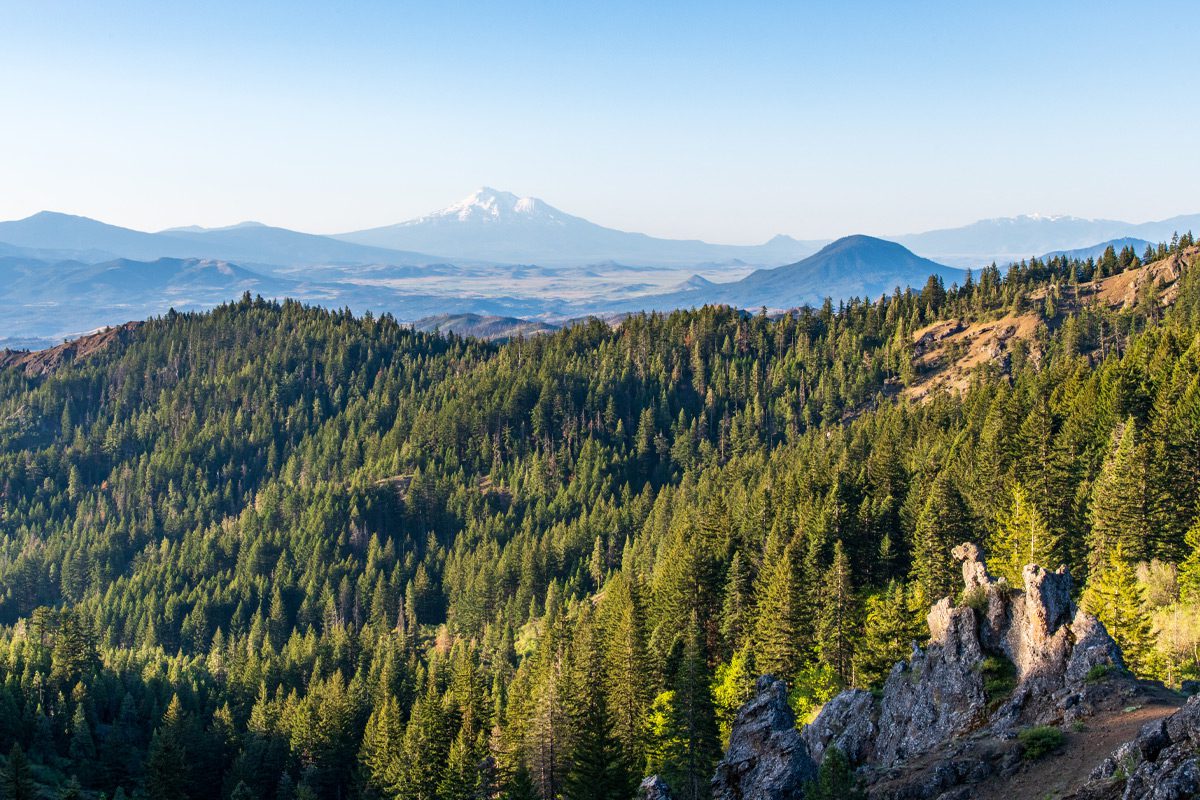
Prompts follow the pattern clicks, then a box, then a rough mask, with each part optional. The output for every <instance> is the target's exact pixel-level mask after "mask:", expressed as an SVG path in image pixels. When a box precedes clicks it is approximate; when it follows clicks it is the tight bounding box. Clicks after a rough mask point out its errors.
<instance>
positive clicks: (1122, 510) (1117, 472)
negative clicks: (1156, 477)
mask: <svg viewBox="0 0 1200 800" xmlns="http://www.w3.org/2000/svg"><path fill="white" fill-rule="evenodd" d="M1148 478H1149V476H1148V471H1147V461H1146V447H1145V445H1144V444H1142V443H1140V442H1138V441H1137V428H1136V426H1135V424H1134V422H1133V418H1132V417H1130V418H1129V419H1127V420H1126V421H1125V423H1124V424H1123V425H1120V426H1118V428H1117V429H1116V430H1114V431H1113V436H1112V441H1111V444H1110V446H1109V452H1108V457H1107V458H1105V460H1104V466H1103V468H1102V469H1101V471H1100V475H1099V477H1097V479H1096V483H1095V486H1094V487H1093V488H1092V498H1091V504H1090V508H1091V522H1092V530H1091V534H1090V535H1089V537H1088V545H1089V548H1090V549H1089V553H1088V570H1089V573H1090V572H1091V571H1093V570H1101V569H1104V565H1105V563H1106V562H1107V561H1109V560H1110V557H1111V555H1112V552H1113V551H1114V550H1115V549H1116V547H1117V545H1118V544H1119V545H1120V546H1121V548H1122V552H1123V553H1124V554H1125V556H1124V557H1125V558H1129V559H1132V560H1133V561H1141V560H1145V559H1148V558H1150V557H1151V556H1152V555H1153V553H1152V552H1151V543H1150V541H1149V530H1150V524H1151V497H1150V487H1149V481H1148Z"/></svg>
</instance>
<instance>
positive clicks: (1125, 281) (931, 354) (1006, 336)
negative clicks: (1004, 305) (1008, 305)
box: [902, 247, 1200, 400]
mask: <svg viewBox="0 0 1200 800" xmlns="http://www.w3.org/2000/svg"><path fill="white" fill-rule="evenodd" d="M1198 256H1200V247H1193V248H1190V249H1189V250H1187V251H1186V252H1184V253H1181V254H1176V255H1173V256H1170V257H1169V258H1165V259H1162V260H1161V261H1155V262H1153V263H1151V264H1147V265H1146V266H1143V267H1139V268H1137V269H1131V270H1127V271H1126V272H1122V273H1121V274H1119V275H1112V276H1110V277H1108V278H1104V279H1103V280H1098V281H1091V282H1089V283H1083V284H1080V285H1079V286H1078V288H1077V289H1076V290H1072V289H1071V288H1070V287H1063V289H1062V293H1061V295H1060V297H1059V299H1058V308H1059V315H1058V317H1056V318H1055V319H1053V320H1049V321H1048V322H1046V321H1043V319H1042V317H1041V315H1040V314H1038V313H1036V312H1033V311H1030V312H1028V313H1024V314H1012V313H1010V314H1006V315H1004V316H1002V317H999V318H997V319H991V320H980V321H969V320H962V319H950V320H942V321H940V322H935V323H933V324H931V325H927V326H925V327H924V328H921V329H919V330H917V331H915V332H914V333H913V359H914V363H915V364H916V366H917V369H918V371H919V372H920V378H919V379H918V380H917V381H916V382H915V383H913V384H912V385H911V386H908V387H907V388H905V389H904V391H903V392H902V394H903V395H904V396H905V397H909V398H911V399H914V400H924V399H926V398H928V397H930V396H931V395H933V394H934V393H936V392H938V391H940V390H949V391H952V392H962V391H964V390H965V389H966V388H967V387H968V386H969V385H970V383H971V377H972V373H973V371H974V370H975V369H976V368H977V367H979V366H981V365H983V364H995V365H997V366H998V367H999V368H1000V369H1007V368H1008V359H1009V358H1010V357H1011V355H1012V352H1013V348H1014V346H1015V345H1016V344H1017V343H1018V342H1023V343H1024V344H1025V345H1026V346H1027V347H1028V350H1029V354H1030V356H1031V357H1032V358H1034V359H1037V358H1038V357H1040V353H1039V352H1038V349H1037V344H1036V334H1037V332H1038V329H1039V327H1040V326H1042V325H1047V326H1048V327H1054V326H1055V325H1057V324H1060V323H1061V321H1062V319H1063V315H1064V314H1065V313H1069V312H1072V311H1077V310H1079V309H1081V308H1084V307H1086V306H1089V305H1093V304H1099V305H1103V306H1106V307H1108V308H1111V309H1127V308H1132V307H1133V306H1135V305H1136V304H1137V303H1138V302H1139V299H1140V298H1141V297H1142V296H1143V294H1144V291H1145V290H1146V289H1147V288H1148V285H1149V284H1153V285H1155V286H1156V287H1157V289H1158V293H1159V294H1158V301H1159V303H1160V304H1162V305H1164V306H1166V305H1170V304H1171V303H1173V302H1174V301H1175V297H1176V295H1177V293H1178V286H1177V283H1178V280H1179V277H1180V275H1182V273H1183V267H1184V264H1185V263H1188V262H1190V261H1192V260H1194V259H1196V258H1197V257H1198ZM1045 294H1046V290H1045V289H1041V290H1039V291H1037V292H1034V293H1033V294H1031V295H1030V297H1029V300H1030V303H1031V304H1037V303H1040V302H1041V301H1042V300H1044V299H1045Z"/></svg>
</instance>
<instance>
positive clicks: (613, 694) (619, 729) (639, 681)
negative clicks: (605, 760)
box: [597, 572, 654, 772]
mask: <svg viewBox="0 0 1200 800" xmlns="http://www.w3.org/2000/svg"><path fill="white" fill-rule="evenodd" d="M597 624H598V625H599V626H600V627H601V629H602V630H603V632H604V642H605V647H604V648H603V655H604V669H603V675H602V678H601V680H602V681H603V684H604V690H605V696H606V698H607V704H608V709H607V710H608V714H609V717H610V718H611V720H612V730H613V735H614V736H616V738H617V741H618V742H619V743H620V745H621V753H622V757H623V758H624V759H625V763H626V767H627V768H628V769H629V770H630V771H631V772H636V771H637V770H639V769H641V767H642V762H643V761H644V759H645V745H646V742H645V739H646V733H645V728H644V720H645V715H646V709H647V708H649V706H650V701H651V700H653V695H654V688H653V677H652V676H653V670H652V668H651V665H650V662H649V659H648V657H647V653H646V643H645V638H644V637H645V630H644V627H645V622H644V620H643V614H642V609H641V603H640V602H639V599H638V597H637V593H636V591H635V587H634V586H633V584H632V583H631V582H630V579H629V578H628V577H627V576H626V574H625V573H624V572H618V573H614V574H613V576H612V577H611V578H609V580H608V581H607V582H606V583H605V584H604V598H603V600H601V602H600V607H599V609H598V611H597Z"/></svg>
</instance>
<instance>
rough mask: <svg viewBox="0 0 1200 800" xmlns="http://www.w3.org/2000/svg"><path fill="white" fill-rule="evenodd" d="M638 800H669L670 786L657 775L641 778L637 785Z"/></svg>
mask: <svg viewBox="0 0 1200 800" xmlns="http://www.w3.org/2000/svg"><path fill="white" fill-rule="evenodd" d="M638 800H671V787H670V786H668V785H667V782H666V781H664V780H663V779H662V778H660V777H658V776H657V775H651V776H650V777H648V778H643V779H642V783H641V785H640V786H638Z"/></svg>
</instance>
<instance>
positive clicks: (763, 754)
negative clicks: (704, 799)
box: [712, 675, 816, 800]
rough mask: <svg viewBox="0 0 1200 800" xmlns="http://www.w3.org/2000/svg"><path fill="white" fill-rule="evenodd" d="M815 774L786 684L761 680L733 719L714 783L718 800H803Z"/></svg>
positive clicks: (766, 679) (714, 799) (767, 677)
mask: <svg viewBox="0 0 1200 800" xmlns="http://www.w3.org/2000/svg"><path fill="white" fill-rule="evenodd" d="M815 775H816V765H815V764H814V763H813V760H812V757H811V756H810V755H809V752H808V748H807V747H806V746H805V744H804V741H803V740H802V739H801V738H800V732H799V731H798V730H796V717H795V715H794V714H793V713H792V709H791V706H789V705H788V701H787V685H786V684H785V683H784V682H783V681H779V680H775V679H774V678H772V677H771V676H770V675H764V676H762V677H761V678H759V679H758V683H757V685H756V686H755V695H754V697H753V698H751V699H750V701H749V702H748V703H746V705H744V706H742V708H741V709H740V710H739V711H738V714H737V718H736V719H734V722H733V728H732V729H731V731H730V734H729V748H728V749H727V750H726V751H725V757H724V758H722V759H721V763H719V764H718V765H717V772H716V774H715V775H714V776H713V779H712V795H713V800H788V798H797V799H798V798H801V797H803V791H804V784H805V782H807V781H809V780H811V779H812V778H813V777H814V776H815Z"/></svg>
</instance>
